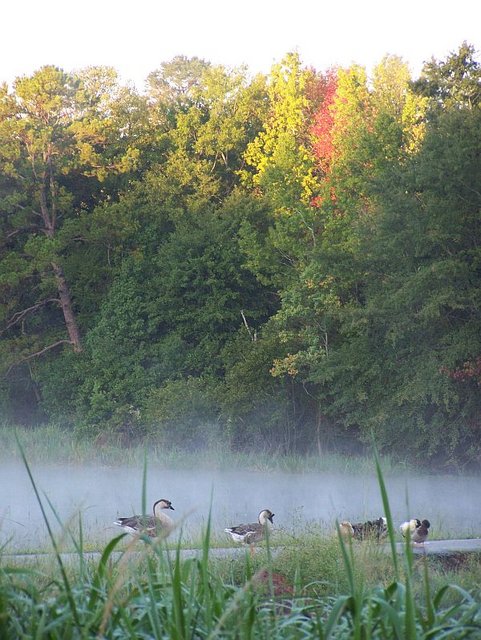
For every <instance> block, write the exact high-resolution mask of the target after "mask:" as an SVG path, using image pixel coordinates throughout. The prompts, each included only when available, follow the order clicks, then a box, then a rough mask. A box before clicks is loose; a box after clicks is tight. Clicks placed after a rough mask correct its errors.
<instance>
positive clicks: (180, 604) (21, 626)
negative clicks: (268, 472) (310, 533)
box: [0, 531, 481, 640]
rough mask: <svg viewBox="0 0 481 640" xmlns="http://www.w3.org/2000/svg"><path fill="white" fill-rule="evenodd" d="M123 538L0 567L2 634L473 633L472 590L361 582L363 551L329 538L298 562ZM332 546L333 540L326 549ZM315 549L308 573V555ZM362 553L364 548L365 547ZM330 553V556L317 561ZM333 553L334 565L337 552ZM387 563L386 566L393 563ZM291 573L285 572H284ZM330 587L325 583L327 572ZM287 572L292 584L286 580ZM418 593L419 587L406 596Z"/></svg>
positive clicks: (415, 582) (408, 576)
mask: <svg viewBox="0 0 481 640" xmlns="http://www.w3.org/2000/svg"><path fill="white" fill-rule="evenodd" d="M123 537H124V534H122V535H121V536H118V537H116V538H114V539H113V540H112V541H111V542H110V543H109V544H108V545H107V547H106V548H105V549H104V551H103V554H102V557H101V559H100V560H98V561H95V562H94V561H88V562H86V561H85V560H84V557H83V554H82V549H81V547H80V545H79V548H78V554H77V555H76V556H75V557H74V559H73V560H71V561H70V563H69V564H68V565H65V564H62V563H61V562H60V563H59V560H60V559H59V558H55V553H54V559H55V560H56V561H57V565H56V566H53V565H50V566H49V567H47V566H45V567H44V568H43V570H42V569H41V568H40V567H37V568H35V569H33V568H30V569H21V568H19V567H18V566H17V567H15V566H7V565H6V564H5V561H4V560H3V559H2V560H1V563H2V568H1V569H0V637H2V638H9V639H16V638H27V637H28V638H49V639H57V638H58V639H59V640H60V639H62V640H64V639H69V638H92V639H93V638H116V639H118V638H120V639H123V638H126V639H137V638H159V639H160V638H165V639H170V638H175V639H177V638H179V639H180V638H236V639H244V638H246V639H247V638H251V639H255V638H286V639H289V640H290V639H291V638H292V639H300V638H306V639H307V638H313V637H317V638H334V639H341V638H342V639H346V640H347V639H348V638H379V639H385V638H426V639H428V638H438V637H443V638H453V639H454V638H455V639H457V638H470V637H471V638H479V637H481V602H480V598H479V593H478V594H476V593H475V591H472V592H471V593H470V592H468V591H466V590H463V589H461V588H460V587H459V586H456V585H450V584H447V583H444V584H443V585H442V586H441V587H439V588H437V589H433V588H432V584H431V582H430V577H429V572H428V571H427V570H426V569H424V568H423V567H419V568H418V569H413V571H412V572H409V571H408V570H406V572H405V575H403V576H400V577H398V578H397V579H396V578H395V579H391V577H390V576H386V583H385V584H382V583H379V584H378V585H377V586H370V585H369V584H368V582H370V581H371V579H369V580H365V579H364V578H363V576H362V569H363V568H365V566H366V565H365V564H364V562H365V561H366V559H367V552H365V556H364V558H358V554H356V553H353V554H352V555H351V554H350V551H349V548H344V551H345V555H344V554H343V552H342V549H341V548H340V547H339V544H340V543H339V542H338V541H335V540H329V541H328V542H327V543H326V545H325V546H324V547H322V546H321V547H319V548H316V549H314V550H313V551H314V553H313V554H312V555H311V556H310V557H308V555H307V549H306V550H304V555H303V556H302V557H301V558H300V559H299V563H298V567H301V566H303V563H304V561H305V560H309V563H310V567H309V573H306V574H305V576H301V575H299V571H296V568H295V564H296V563H292V561H290V560H289V558H288V556H286V555H284V556H282V555H281V554H279V555H276V556H274V557H272V554H271V553H270V550H269V549H267V550H262V551H259V552H258V553H256V554H255V556H254V558H252V559H251V557H250V555H249V554H248V553H246V554H245V555H242V556H241V557H238V558H237V559H235V560H233V561H228V560H222V561H217V560H215V559H213V558H211V557H210V554H209V532H208V531H207V532H206V533H205V537H204V547H203V549H202V550H201V551H200V552H199V554H198V556H197V557H195V558H187V559H183V558H182V555H181V552H180V550H178V551H174V552H172V551H171V552H170V553H169V552H168V551H167V550H166V548H165V544H164V541H160V542H159V543H152V541H150V540H146V541H142V540H133V541H132V542H131V543H130V544H129V545H128V547H127V548H126V549H125V550H124V551H121V552H119V553H116V552H117V551H118V549H119V544H120V541H121V540H122V538H123ZM335 544H337V547H335ZM317 552H320V554H321V557H320V558H319V565H318V567H317V574H318V577H319V576H320V575H321V574H324V575H325V576H326V577H327V578H328V580H317V581H314V582H309V581H307V580H309V579H310V578H311V577H312V575H310V572H313V573H316V565H315V557H316V553H317ZM363 553H364V552H363ZM329 558H335V560H333V561H332V563H331V565H330V566H328V565H326V561H327V560H328V559H329ZM340 558H341V561H339V559H340ZM390 560H391V564H390V566H389V558H387V559H386V560H385V562H386V567H385V568H386V569H388V570H389V573H391V574H392V573H393V572H394V573H395V569H394V567H393V563H392V559H390ZM292 571H293V572H294V574H292V573H291V572H292ZM336 575H337V578H336V579H335V581H334V584H332V583H331V584H329V583H330V582H331V579H332V577H333V576H336ZM293 578H294V579H293ZM416 592H417V593H416Z"/></svg>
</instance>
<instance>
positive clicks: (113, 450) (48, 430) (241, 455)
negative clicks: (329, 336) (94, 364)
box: [0, 423, 405, 474]
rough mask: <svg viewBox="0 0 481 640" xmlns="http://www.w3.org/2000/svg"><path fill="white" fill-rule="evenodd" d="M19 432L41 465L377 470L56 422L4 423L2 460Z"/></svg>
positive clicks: (341, 459)
mask: <svg viewBox="0 0 481 640" xmlns="http://www.w3.org/2000/svg"><path fill="white" fill-rule="evenodd" d="M17 437H18V439H19V440H20V442H21V443H22V446H23V449H24V451H25V455H26V456H27V458H28V460H29V461H30V462H31V463H35V464H46V465H48V464H76V465H80V464H101V465H109V466H116V465H118V466H123V467H125V466H137V467H138V466H140V465H142V464H143V461H144V457H145V452H146V451H147V456H148V461H149V464H156V465H159V466H160V467H162V468H164V469H169V468H175V469H192V468H193V467H195V468H206V469H217V470H232V469H250V470H256V471H279V472H286V473H303V472H336V473H352V474H363V473H371V472H372V457H371V456H367V455H364V456H362V455H358V456H347V455H341V454H337V453H334V452H329V453H326V454H324V455H322V456H319V455H317V454H315V455H298V454H281V453H276V452H274V451H265V452H259V451H258V450H256V451H254V452H234V451H231V450H230V449H229V448H228V446H227V445H223V444H217V445H215V446H212V447H211V448H206V449H201V450H198V451H195V452H189V451H186V450H182V449H179V448H175V447H164V446H161V445H159V443H158V442H156V441H155V439H152V438H150V439H145V440H143V441H142V442H138V443H135V444H132V445H131V446H128V447H126V446H125V444H122V443H120V442H115V441H112V440H106V441H101V442H100V441H96V440H94V439H88V438H86V437H81V436H79V435H78V434H76V433H75V431H73V430H69V429H65V428H62V426H60V425H55V424H51V425H48V426H39V427H36V428H34V429H27V428H22V427H14V426H12V425H9V424H6V423H3V424H0V461H5V462H7V461H8V462H12V461H15V460H20V459H21V456H20V454H19V450H18V446H17ZM401 469H402V470H405V466H399V465H397V466H396V465H395V464H394V463H393V462H392V461H391V459H390V458H389V457H388V456H385V457H383V472H384V473H390V472H391V471H396V470H397V471H399V470H401Z"/></svg>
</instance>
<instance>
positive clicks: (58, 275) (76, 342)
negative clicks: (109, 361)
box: [52, 262, 82, 353]
mask: <svg viewBox="0 0 481 640" xmlns="http://www.w3.org/2000/svg"><path fill="white" fill-rule="evenodd" d="M52 268H53V272H54V274H55V279H56V280H57V289H58V295H59V298H60V305H61V307H62V311H63V317H64V319H65V325H66V327H67V332H68V336H69V338H70V342H71V343H72V345H73V350H74V351H75V352H76V353H80V351H82V342H81V340H80V331H79V328H78V324H77V320H76V318H75V314H74V312H73V305H72V298H71V296H70V291H69V288H68V285H67V281H66V279H65V274H64V272H63V269H62V267H60V266H59V265H58V264H56V263H55V262H52Z"/></svg>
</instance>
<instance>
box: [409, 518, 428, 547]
mask: <svg viewBox="0 0 481 640" xmlns="http://www.w3.org/2000/svg"><path fill="white" fill-rule="evenodd" d="M430 526H431V523H430V522H429V520H423V521H422V522H421V524H420V525H419V526H418V527H416V528H415V529H414V531H413V534H412V536H411V539H412V541H413V542H414V544H424V542H425V541H426V538H427V537H428V534H429V527H430Z"/></svg>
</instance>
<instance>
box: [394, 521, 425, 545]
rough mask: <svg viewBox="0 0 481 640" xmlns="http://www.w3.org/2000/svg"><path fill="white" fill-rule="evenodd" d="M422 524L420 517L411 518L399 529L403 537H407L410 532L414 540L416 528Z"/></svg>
mask: <svg viewBox="0 0 481 640" xmlns="http://www.w3.org/2000/svg"><path fill="white" fill-rule="evenodd" d="M420 526H421V520H419V518H411V520H406V522H403V523H402V524H401V525H400V527H399V529H400V531H401V535H402V537H403V538H406V536H407V535H408V532H409V536H410V538H411V540H412V537H413V533H414V532H415V531H416V528H417V527H420Z"/></svg>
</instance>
